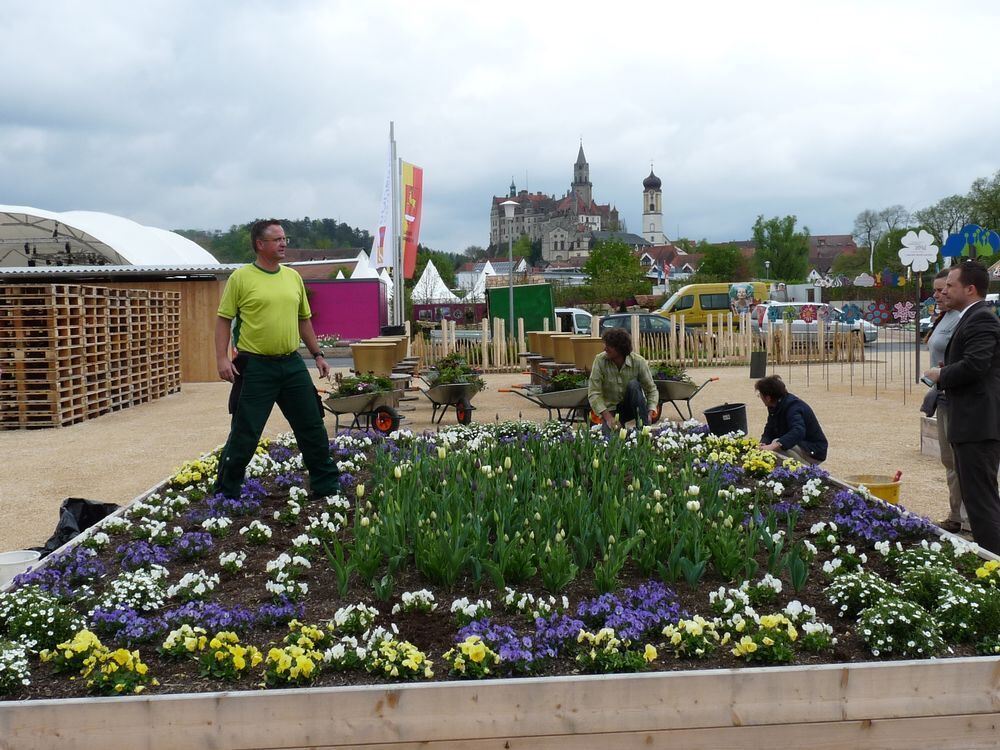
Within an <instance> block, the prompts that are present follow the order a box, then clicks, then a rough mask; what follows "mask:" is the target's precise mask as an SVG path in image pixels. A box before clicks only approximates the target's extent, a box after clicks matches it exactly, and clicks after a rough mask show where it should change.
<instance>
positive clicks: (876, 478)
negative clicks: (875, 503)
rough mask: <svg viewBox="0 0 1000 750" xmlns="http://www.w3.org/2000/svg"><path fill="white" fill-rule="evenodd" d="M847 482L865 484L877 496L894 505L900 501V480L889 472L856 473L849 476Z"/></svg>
mask: <svg viewBox="0 0 1000 750" xmlns="http://www.w3.org/2000/svg"><path fill="white" fill-rule="evenodd" d="M847 483H848V484H853V485H854V486H855V487H857V486H858V485H859V484H863V485H864V486H865V487H867V488H868V491H869V492H870V493H872V494H873V495H874V496H875V497H878V498H881V499H882V500H885V501H886V502H887V503H891V504H893V505H896V504H898V503H899V480H898V479H894V478H893V477H892V476H890V475H888V474H855V475H854V476H850V477H847Z"/></svg>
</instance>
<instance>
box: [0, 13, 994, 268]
mask: <svg viewBox="0 0 1000 750" xmlns="http://www.w3.org/2000/svg"><path fill="white" fill-rule="evenodd" d="M3 25H4V44H3V45H2V46H0V65H2V71H3V74H4V75H3V80H4V85H3V87H2V96H0V203H3V204H13V205H26V206H33V207H38V208H45V209H49V210H55V211H64V210H71V209H90V210H97V211H106V212H110V213H116V214H121V215H123V216H126V217H129V218H131V219H134V220H136V221H139V222H142V223H145V224H151V225H154V226H160V227H164V228H168V229H178V228H200V229H215V228H222V229H224V228H228V227H229V226H230V225H232V224H236V223H243V222H246V221H249V220H251V219H253V218H256V217H263V216H279V217H289V218H301V217H303V216H310V217H313V218H317V217H332V218H336V219H338V220H340V221H344V222H347V223H348V224H351V225H353V226H357V227H360V228H365V229H368V230H369V231H371V230H372V229H373V227H374V224H375V222H376V220H377V208H378V200H379V196H380V190H381V180H382V175H383V172H384V169H385V152H386V140H387V135H388V124H389V121H390V120H394V121H395V123H396V139H397V142H398V146H399V155H400V156H402V157H403V158H405V159H407V160H409V161H412V162H413V163H415V164H417V165H419V166H422V167H423V168H424V170H425V172H424V190H425V205H424V214H423V224H422V232H421V241H422V242H423V243H424V244H426V245H429V246H431V247H433V248H435V249H439V250H447V251H454V252H457V251H461V250H462V249H464V248H465V247H466V246H468V245H470V244H478V245H486V244H487V243H488V240H489V207H490V197H491V196H492V195H495V194H496V195H499V194H504V193H505V192H506V190H507V186H508V185H509V183H510V181H511V177H513V178H514V180H515V182H516V183H517V186H518V189H521V188H523V187H527V188H528V189H530V190H532V191H535V190H540V191H543V192H546V193H557V194H559V195H561V194H562V193H563V192H565V191H566V190H567V189H568V187H569V183H570V181H571V179H572V164H573V162H574V161H575V159H576V154H577V149H578V146H579V142H580V138H581V137H582V139H583V145H584V149H585V151H586V154H587V158H588V160H589V162H590V174H591V181H592V182H593V184H594V196H595V198H596V199H597V200H598V201H599V202H601V203H613V204H615V205H616V206H617V207H618V209H619V212H620V213H621V216H622V218H623V219H624V220H625V222H626V224H627V225H628V227H629V228H630V229H632V230H638V229H639V227H640V216H641V194H642V180H643V178H644V177H645V176H646V175H647V174H648V173H649V166H650V161H651V160H652V162H653V163H654V169H655V171H656V174H657V175H659V176H660V178H661V179H662V180H663V205H664V230H665V231H666V233H667V235H668V236H669V237H671V238H675V237H677V236H686V237H691V238H694V239H700V238H702V237H707V238H708V239H710V240H714V241H721V240H728V239H744V238H747V237H749V235H750V227H751V225H752V224H753V221H754V219H755V217H756V216H757V215H758V214H764V215H765V216H773V215H785V214H789V213H791V214H795V215H797V216H798V218H799V221H800V223H803V224H806V225H807V226H808V227H809V229H810V230H811V231H812V233H813V234H834V233H849V232H850V231H851V228H852V225H853V220H854V217H855V215H856V214H857V213H858V212H859V211H861V210H863V209H865V208H874V209H879V208H882V207H884V206H886V205H889V204H893V203H901V204H903V205H904V206H905V207H906V208H908V209H911V210H915V209H918V208H922V207H924V206H926V205H928V204H931V203H933V202H935V201H937V200H938V199H940V198H942V197H944V196H947V195H951V194H953V193H964V192H966V191H967V190H968V187H969V184H970V183H971V182H972V180H973V179H975V178H976V177H979V176H988V175H992V174H993V173H994V172H995V171H996V170H997V169H998V168H1000V96H998V95H997V94H998V70H1000V61H998V60H1000V58H998V56H997V55H996V54H995V49H994V47H995V45H996V44H997V30H998V29H1000V3H996V2H993V1H990V0H984V1H983V2H971V1H970V2H962V0H951V2H949V3H942V2H939V1H938V2H919V1H914V0H908V1H907V2H879V1H878V0H869V1H868V2H851V1H849V0H847V1H845V0H838V1H837V2H801V0H800V1H799V2H766V1H762V2H754V3H747V2H705V3H657V4H654V3H652V2H629V1H627V0H626V1H620V2H613V3H608V2H602V3H587V2H580V1H575V2H548V1H547V0H540V1H539V2H535V3H488V4H487V3H478V2H469V1H468V0H466V1H465V2H398V3H396V2H392V3H390V2H380V1H378V0H371V1H367V2H362V1H361V0H356V1H355V2H319V1H316V2H307V1H303V2H289V1H282V2H278V1H277V0H275V1H274V2H229V3H227V2H204V0H200V1H199V2H182V1H180V0H169V1H166V2H150V1H147V0H142V1H141V2H135V0H130V1H129V2H120V3H118V2H115V3H112V2H100V1H92V2H70V1H68V0H67V1H66V2H57V1H55V0H53V1H51V2H50V1H46V2H41V3H27V2H10V3H5V4H4V16H3ZM678 233H679V234H678Z"/></svg>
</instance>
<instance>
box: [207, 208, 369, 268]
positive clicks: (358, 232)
mask: <svg viewBox="0 0 1000 750" xmlns="http://www.w3.org/2000/svg"><path fill="white" fill-rule="evenodd" d="M251 223H253V222H247V223H246V224H234V225H233V226H231V227H229V231H228V232H219V233H217V234H214V235H211V236H210V238H209V242H208V251H209V252H210V253H212V255H214V256H215V258H216V259H217V260H219V261H220V262H222V263H246V262H249V261H252V260H253V258H254V252H253V248H251V247H250V224H251ZM281 226H282V227H284V229H285V234H286V235H288V246H289V247H300V248H310V249H313V248H315V249H322V250H327V249H338V248H352V249H358V250H365V251H366V252H367V251H368V250H370V249H371V246H372V237H371V235H370V234H369V233H368V232H367V231H366V230H363V229H355V228H354V227H351V226H348V225H347V224H345V223H343V222H337V221H335V220H334V219H310V218H309V217H308V216H306V217H305V218H303V219H285V220H282V222H281Z"/></svg>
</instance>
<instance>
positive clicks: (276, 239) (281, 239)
mask: <svg viewBox="0 0 1000 750" xmlns="http://www.w3.org/2000/svg"><path fill="white" fill-rule="evenodd" d="M261 239H262V240H263V241H264V242H284V243H285V244H286V245H287V244H288V238H287V237H261Z"/></svg>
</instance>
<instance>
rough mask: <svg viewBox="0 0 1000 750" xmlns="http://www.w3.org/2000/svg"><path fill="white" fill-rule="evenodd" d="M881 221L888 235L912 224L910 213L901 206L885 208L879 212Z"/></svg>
mask: <svg viewBox="0 0 1000 750" xmlns="http://www.w3.org/2000/svg"><path fill="white" fill-rule="evenodd" d="M878 218H879V221H881V222H882V226H883V227H884V228H885V231H886V232H888V233H892V232H895V231H896V230H897V229H901V228H902V227H905V226H906V225H907V224H909V223H910V213H909V211H907V210H906V209H905V208H903V207H902V206H901V205H900V204H898V203H897V204H896V205H894V206H889V207H887V208H883V209H882V210H881V211H879V212H878Z"/></svg>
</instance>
